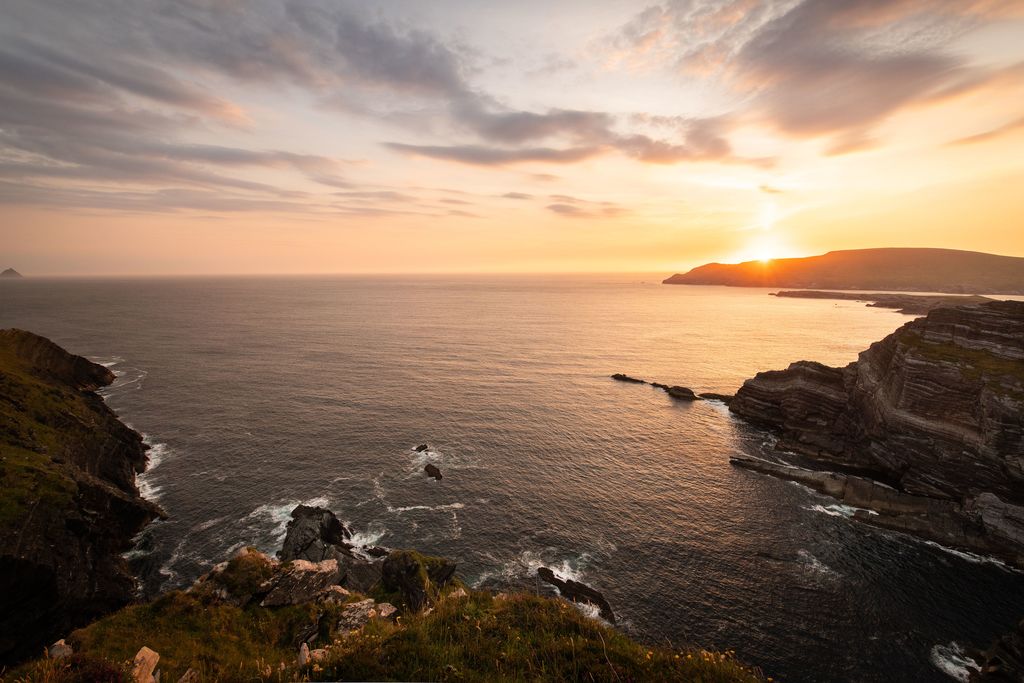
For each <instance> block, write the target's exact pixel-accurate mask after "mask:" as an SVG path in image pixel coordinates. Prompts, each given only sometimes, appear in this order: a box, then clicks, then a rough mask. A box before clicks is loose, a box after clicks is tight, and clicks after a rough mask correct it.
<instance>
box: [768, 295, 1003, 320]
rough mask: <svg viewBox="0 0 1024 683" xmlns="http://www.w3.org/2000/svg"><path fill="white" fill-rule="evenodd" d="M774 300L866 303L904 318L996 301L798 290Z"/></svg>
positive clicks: (937, 296) (981, 297)
mask: <svg viewBox="0 0 1024 683" xmlns="http://www.w3.org/2000/svg"><path fill="white" fill-rule="evenodd" d="M772 296H778V297H783V298H791V299H839V300H843V301H862V302H863V301H866V302H868V303H867V306H869V307H872V308H895V309H897V310H896V312H897V313H903V314H904V315H924V314H926V313H928V312H929V311H931V310H933V309H936V308H943V307H949V306H973V305H977V304H984V303H988V302H989V301H994V299H990V298H988V297H987V296H977V295H973V296H956V295H951V294H946V295H943V294H892V293H887V294H878V293H873V292H821V291H818V290H814V289H798V290H793V291H782V292H775V293H773V294H772Z"/></svg>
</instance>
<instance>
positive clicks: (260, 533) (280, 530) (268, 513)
mask: <svg viewBox="0 0 1024 683" xmlns="http://www.w3.org/2000/svg"><path fill="white" fill-rule="evenodd" d="M327 504H328V500H327V499H326V498H323V497H318V498H309V499H308V500H289V501H286V502H283V503H273V504H270V503H265V504H263V505H260V506H259V507H257V508H256V509H255V510H253V511H252V512H250V513H249V514H248V515H246V516H245V519H246V520H249V522H248V524H247V525H246V526H247V528H248V529H249V531H250V533H251V534H253V536H254V539H255V543H256V547H257V548H259V549H260V550H263V551H265V552H273V551H275V550H277V549H278V548H280V547H281V543H282V542H283V541H284V537H285V535H286V534H287V531H288V529H287V527H288V520H290V519H291V517H292V510H294V509H295V508H296V506H298V505H310V506H313V507H326V506H327Z"/></svg>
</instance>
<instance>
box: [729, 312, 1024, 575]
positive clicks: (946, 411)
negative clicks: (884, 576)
mask: <svg viewBox="0 0 1024 683" xmlns="http://www.w3.org/2000/svg"><path fill="white" fill-rule="evenodd" d="M729 409H730V411H732V412H733V413H735V414H736V415H738V416H740V417H742V418H745V419H747V420H748V421H750V422H753V423H756V424H760V425H763V426H766V427H768V428H770V429H772V430H774V431H776V432H777V433H778V434H779V437H780V438H779V442H778V448H779V449H780V450H784V451H790V452H796V453H799V454H801V455H804V456H807V457H809V458H811V459H812V460H814V461H816V462H817V463H819V464H820V465H822V466H829V465H834V466H837V467H839V468H841V469H843V470H844V471H847V472H853V473H856V474H859V475H863V476H864V477H869V478H870V479H874V480H876V481H879V482H881V483H883V484H886V485H888V486H890V487H892V488H893V489H895V491H896V492H897V493H900V494H906V495H909V496H913V497H923V498H929V499H937V500H941V501H946V502H948V503H950V504H951V505H952V509H953V513H952V514H955V515H959V517H958V518H951V517H948V516H945V515H943V516H934V517H929V516H928V515H926V514H919V513H918V512H911V513H906V514H904V513H900V512H898V511H897V510H896V509H894V508H893V505H896V504H895V503H890V502H887V503H885V505H884V506H883V507H882V508H881V509H880V510H879V511H881V512H886V513H890V514H885V515H879V516H878V518H877V519H872V520H871V521H872V523H876V524H879V525H882V526H887V527H889V528H894V529H899V530H902V531H907V532H909V533H913V534H916V535H919V536H923V537H925V538H931V539H934V540H938V541H939V542H944V541H945V540H946V539H947V538H948V537H950V536H951V535H952V536H960V537H962V538H960V540H959V541H957V542H956V543H955V544H954V545H957V546H960V547H965V548H967V549H969V550H973V551H975V552H983V553H989V554H997V555H999V556H1000V557H1003V558H1005V559H1007V560H1008V561H1010V562H1012V563H1013V564H1015V565H1016V566H1024V417H1022V416H1024V302H1018V301H995V302H992V303H988V304H982V305H979V306H968V307H962V308H937V309H935V310H933V311H931V312H930V313H929V314H928V315H927V316H926V317H924V318H919V319H917V320H914V321H912V322H909V323H907V324H906V325H904V326H903V327H901V328H900V329H898V330H896V331H895V332H894V333H893V334H891V335H889V336H888V337H886V338H885V339H883V340H882V341H880V342H876V343H874V344H872V345H871V347H870V348H868V349H867V350H866V351H863V352H861V354H860V356H859V358H858V360H857V361H856V362H854V363H851V364H849V365H847V366H846V367H845V368H832V367H828V366H825V365H822V364H820V363H812V362H807V361H800V362H797V363H793V364H792V365H790V366H789V368H788V369H786V370H777V371H771V372H762V373H759V374H758V375H757V376H756V377H754V378H753V379H749V380H747V381H746V382H745V383H744V384H743V386H742V387H741V388H740V390H739V391H738V392H737V393H736V397H735V398H734V399H733V400H732V402H731V403H730V404H729ZM867 502H868V504H865V505H864V507H869V508H871V509H877V508H875V507H874V506H873V505H872V504H870V503H871V501H870V500H869V501H867ZM913 505H915V506H916V503H914V504H913ZM915 510H916V507H915ZM956 519H958V520H959V521H955V520H956ZM951 520H954V521H951ZM949 525H952V526H949Z"/></svg>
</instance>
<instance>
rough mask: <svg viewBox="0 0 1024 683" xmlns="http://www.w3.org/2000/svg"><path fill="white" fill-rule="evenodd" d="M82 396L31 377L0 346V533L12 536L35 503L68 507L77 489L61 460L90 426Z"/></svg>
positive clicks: (25, 369)
mask: <svg viewBox="0 0 1024 683" xmlns="http://www.w3.org/2000/svg"><path fill="white" fill-rule="evenodd" d="M90 412H91V411H90V410H89V408H88V406H86V404H85V402H84V401H83V400H82V398H81V397H80V396H78V395H77V394H75V393H73V392H70V391H62V390H61V389H59V388H57V387H55V386H53V385H51V384H48V383H47V382H45V381H43V380H40V379H38V378H36V377H34V376H33V375H32V374H31V373H30V372H29V371H28V368H26V367H25V365H24V363H23V362H22V361H21V360H20V359H18V358H17V356H15V354H14V353H13V352H12V351H11V350H10V349H8V348H2V347H0V489H2V491H3V495H2V496H0V535H5V534H6V533H16V532H17V530H18V529H19V528H20V527H21V526H22V525H23V524H24V522H25V520H26V519H27V518H28V517H29V515H31V514H32V511H33V510H34V508H35V507H36V506H37V505H40V504H42V505H45V506H47V507H53V508H57V509H59V508H63V507H66V506H69V505H71V503H72V500H73V498H74V496H75V494H76V492H77V485H76V484H75V482H74V479H73V478H72V477H71V476H70V475H69V474H68V472H67V471H66V470H65V469H64V468H63V467H62V466H61V464H59V463H57V462H55V461H54V460H53V458H52V457H51V456H53V455H56V456H58V457H59V456H60V455H61V454H62V453H64V452H66V451H67V450H68V448H69V441H73V440H77V434H76V429H75V428H76V427H77V430H79V431H80V430H81V429H82V428H83V427H84V425H86V424H88V420H89V414H90Z"/></svg>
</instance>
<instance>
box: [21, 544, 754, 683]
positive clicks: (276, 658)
mask: <svg viewBox="0 0 1024 683" xmlns="http://www.w3.org/2000/svg"><path fill="white" fill-rule="evenodd" d="M265 576H266V574H265V571H264V569H263V568H262V567H260V566H259V565H258V563H254V562H251V561H247V560H244V559H243V560H238V559H237V558H236V560H232V563H231V564H229V568H228V571H227V572H225V574H224V576H223V579H222V580H221V581H222V585H224V586H227V585H231V586H233V588H234V589H235V591H236V592H237V593H240V594H246V593H248V592H249V591H248V590H247V589H246V586H249V587H255V586H256V585H258V584H259V582H260V581H262V580H263V579H264V578H265ZM215 588H216V586H214V587H213V589H211V590H209V591H206V592H204V591H202V590H198V591H196V592H192V593H181V592H174V593H169V594H167V595H165V596H163V597H161V598H159V599H158V600H156V601H154V602H152V603H149V604H146V605H136V606H132V607H127V608H125V609H123V610H121V611H119V612H117V613H115V614H112V615H110V616H108V617H106V618H104V619H101V620H99V621H97V622H95V623H94V624H92V625H90V626H88V627H86V628H84V629H80V630H78V631H76V632H75V633H73V634H72V636H71V637H70V638H69V641H70V642H71V643H72V644H73V646H74V648H75V651H76V656H75V657H74V658H72V659H71V660H66V661H54V660H47V659H42V660H37V661H36V662H32V663H29V664H26V665H24V666H23V667H21V668H20V669H18V670H16V671H13V672H11V673H10V674H8V676H7V677H6V679H5V680H9V681H50V682H53V683H58V682H60V683H68V682H70V681H76V680H94V679H101V680H109V681H121V680H125V675H126V674H125V671H127V662H128V661H129V660H130V659H131V658H132V656H133V655H134V654H135V652H137V651H138V649H139V648H140V647H142V646H143V645H146V646H148V647H150V648H151V649H153V650H155V651H157V652H158V653H160V664H159V668H160V669H161V671H162V680H165V681H176V680H178V678H179V677H180V676H182V674H184V673H185V671H186V670H187V669H189V668H192V669H193V670H195V671H196V672H197V673H198V674H199V676H200V680H203V681H243V680H244V681H256V680H261V681H292V680H460V681H518V680H586V681H589V680H597V681H603V680H607V681H652V680H659V681H697V682H700V681H706V682H709V683H710V682H718V681H721V682H725V681H760V680H764V679H763V678H762V677H761V676H760V675H758V674H757V673H756V672H754V671H752V670H750V669H747V668H745V667H743V666H742V665H740V664H739V663H738V662H737V661H736V660H735V659H734V658H733V656H732V655H731V654H729V653H726V654H720V653H710V652H705V651H702V650H683V651H676V650H670V649H666V648H661V647H654V648H648V647H644V646H643V645H641V644H639V643H637V642H635V641H633V640H631V639H630V638H628V637H627V636H625V635H624V634H622V633H620V632H619V631H616V630H615V629H612V628H610V627H608V626H606V625H605V624H603V623H601V622H598V621H594V620H592V619H589V618H587V617H585V616H584V615H583V614H581V613H580V612H579V611H578V610H576V609H575V608H574V607H573V606H572V605H570V604H568V603H566V602H565V601H563V600H557V599H553V598H544V597H538V596H534V595H526V594H513V595H509V596H500V597H499V596H494V595H493V594H491V593H489V592H481V591H470V592H469V593H468V594H467V595H464V596H458V595H452V591H453V590H454V589H455V586H449V587H448V588H446V589H445V590H444V591H443V592H442V593H435V595H436V596H437V601H436V603H435V606H434V608H433V609H432V610H431V611H429V612H428V613H420V614H405V615H403V616H400V617H399V618H398V619H397V620H396V621H395V622H392V621H387V620H376V621H373V622H371V623H370V624H369V625H368V626H367V627H366V628H364V629H363V630H361V631H353V632H347V633H346V632H339V631H336V630H333V629H332V628H331V625H332V624H335V623H337V617H338V615H339V614H340V612H341V610H342V609H343V606H342V605H332V604H312V603H311V604H305V605H297V606H294V607H285V608H280V609H267V608H262V607H258V606H255V605H253V606H249V607H245V608H241V607H237V606H234V605H230V604H225V603H223V602H220V601H218V600H217V599H216V598H215V597H214V592H213V590H214V589H215ZM361 597H362V596H358V595H352V596H351V597H350V598H349V601H350V602H351V601H354V600H358V599H361ZM318 617H319V624H320V629H319V638H320V642H322V643H329V644H330V646H329V650H328V652H329V654H328V656H327V658H326V659H324V660H322V661H320V662H317V663H316V664H312V665H307V666H306V667H304V668H299V667H298V666H297V665H296V661H295V660H296V654H297V650H298V645H299V643H300V642H301V641H302V640H303V638H304V637H307V636H308V633H309V632H310V631H309V629H310V627H311V625H313V624H316V623H317V622H318ZM97 672H99V673H97Z"/></svg>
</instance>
